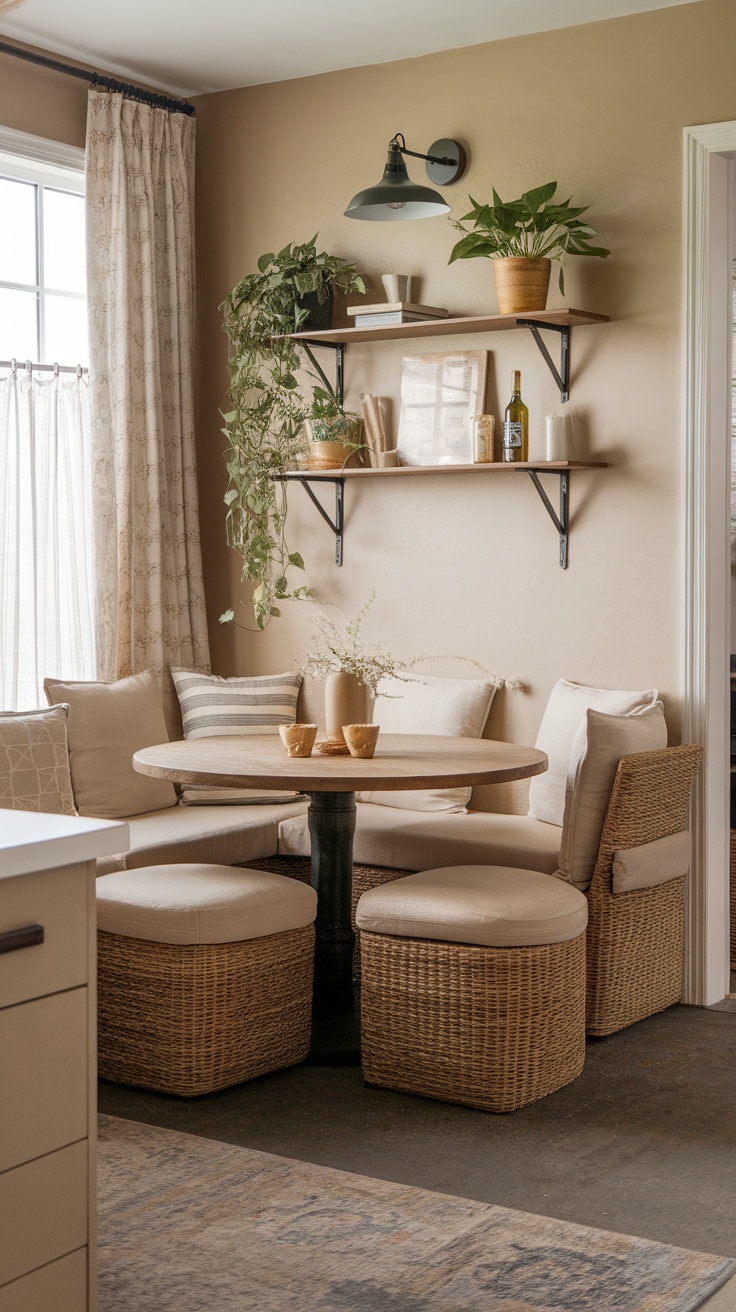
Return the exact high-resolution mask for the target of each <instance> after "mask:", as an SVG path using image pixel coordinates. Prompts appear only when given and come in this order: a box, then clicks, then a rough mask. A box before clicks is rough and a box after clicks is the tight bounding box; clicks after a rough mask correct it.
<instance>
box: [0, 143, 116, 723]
mask: <svg viewBox="0 0 736 1312" xmlns="http://www.w3.org/2000/svg"><path fill="white" fill-rule="evenodd" d="M85 283H86V258H85V235H84V152H83V151H78V150H75V149H73V148H71V147H68V146H63V145H62V146H60V145H59V144H58V143H56V142H45V141H43V140H39V139H38V138H34V137H28V136H27V134H25V133H13V132H10V131H9V130H7V129H3V128H0V709H1V710H23V709H28V708H30V707H32V706H40V705H42V704H43V702H44V696H43V690H42V683H43V679H44V678H45V677H46V676H56V677H61V678H68V679H90V678H94V676H95V640H94V603H93V577H92V531H91V525H92V513H91V478H90V464H91V461H90V430H89V403H88V390H89V389H88V378H87V372H86V367H85V366H86V364H87V359H88V333H87V300H86V287H85ZM14 362H15V363H14ZM26 362H28V364H26ZM79 366H82V368H80V367H79Z"/></svg>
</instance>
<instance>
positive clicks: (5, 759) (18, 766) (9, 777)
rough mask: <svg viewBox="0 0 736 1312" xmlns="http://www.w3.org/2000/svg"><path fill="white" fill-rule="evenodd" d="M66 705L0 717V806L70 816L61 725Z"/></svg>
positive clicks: (74, 811) (66, 751)
mask: <svg viewBox="0 0 736 1312" xmlns="http://www.w3.org/2000/svg"><path fill="white" fill-rule="evenodd" d="M68 714H69V707H68V706H54V707H53V708H52V709H51V710H40V711H17V712H14V711H8V712H6V713H4V714H0V807H7V809H8V810H9V811H48V812H50V813H51V814H53V815H76V814H77V809H76V807H75V805H74V794H73V792H72V780H71V775H70V773H69V749H68V745H67V735H66V722H67V716H68Z"/></svg>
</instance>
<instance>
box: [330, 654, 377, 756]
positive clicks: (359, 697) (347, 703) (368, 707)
mask: <svg viewBox="0 0 736 1312" xmlns="http://www.w3.org/2000/svg"><path fill="white" fill-rule="evenodd" d="M372 719H373V700H372V698H371V693H370V688H366V686H365V684H364V683H360V682H359V681H358V679H357V678H356V676H355V675H354V674H348V673H347V671H345V670H338V671H337V672H336V673H335V674H328V675H327V679H326V680H325V729H326V735H327V737H328V738H329V740H330V742H335V743H344V742H345V734H344V733H343V731H342V727H343V725H344V724H370V723H371V721H372Z"/></svg>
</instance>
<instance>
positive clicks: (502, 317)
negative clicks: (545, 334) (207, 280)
mask: <svg viewBox="0 0 736 1312" xmlns="http://www.w3.org/2000/svg"><path fill="white" fill-rule="evenodd" d="M599 323H608V315H606V314H592V313H591V312H589V311H588V310H573V309H560V310H539V311H536V312H535V313H534V314H524V315H519V314H473V315H466V316H464V317H456V318H452V319H423V320H421V321H420V322H418V323H397V324H383V325H380V324H379V325H378V326H377V327H375V328H329V329H326V330H325V331H323V332H316V333H310V332H302V333H293V334H292V336H293V338H294V340H295V341H297V342H304V343H305V345H307V346H326V347H328V348H330V349H332V350H334V351H335V353H336V388H335V390H336V392H337V395H338V397H339V399H340V401H341V402H342V400H343V395H344V371H345V349H346V347H347V346H349V345H350V344H351V343H355V344H358V343H364V342H391V341H405V340H408V339H410V338H415V337H419V338H421V337H451V336H457V335H458V334H466V333H497V332H508V331H510V330H512V329H515V328H528V329H529V330H530V332H531V334H532V337H533V338H534V341H535V342H536V344H537V346H538V348H539V350H540V351H541V353H542V357H543V359H544V360H545V362H546V364H547V367H548V368H549V370H550V372H551V374H552V376H553V378H554V380H555V382H556V383H557V386H558V387H559V389H560V400H561V401H567V400H568V399H569V396H570V346H571V339H572V330H573V328H574V327H576V326H579V327H591V326H593V325H595V324H599ZM543 328H544V329H548V330H550V331H551V332H555V333H558V334H559V338H560V368H559V369H558V368H557V366H556V365H555V363H554V361H553V359H552V356H551V355H550V353H549V350H548V349H547V346H546V345H545V343H544V342H543V341H542V337H541V335H540V329H543Z"/></svg>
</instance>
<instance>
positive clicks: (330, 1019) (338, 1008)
mask: <svg viewBox="0 0 736 1312" xmlns="http://www.w3.org/2000/svg"><path fill="white" fill-rule="evenodd" d="M309 833H310V836H311V840H312V887H313V888H314V889H315V891H316V893H317V919H316V922H315V931H316V939H315V948H314V1006H313V1019H312V1047H311V1049H310V1053H309V1057H308V1059H307V1060H308V1061H309V1062H310V1063H312V1064H314V1065H325V1066H328V1065H329V1066H332V1065H335V1066H343V1065H357V1064H359V1063H360V1014H359V1010H358V1006H357V1005H356V997H355V992H354V989H353V948H354V946H355V934H354V932H353V927H352V923H351V915H350V913H351V902H352V891H353V835H354V833H355V793H328V792H324V793H323V792H320V793H311V794H310V806H309Z"/></svg>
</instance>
